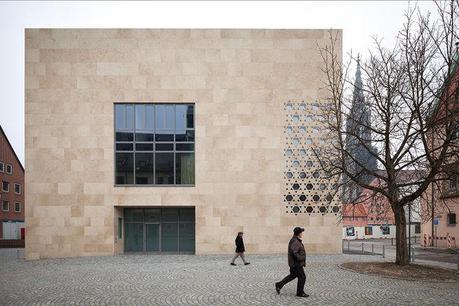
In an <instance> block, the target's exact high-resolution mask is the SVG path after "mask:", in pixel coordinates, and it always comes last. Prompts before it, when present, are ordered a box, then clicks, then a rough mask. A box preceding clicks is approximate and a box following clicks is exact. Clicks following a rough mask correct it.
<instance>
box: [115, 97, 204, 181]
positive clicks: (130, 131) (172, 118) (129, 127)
mask: <svg viewBox="0 0 459 306" xmlns="http://www.w3.org/2000/svg"><path fill="white" fill-rule="evenodd" d="M115 129H116V133H115V160H116V161H115V184H117V185H131V184H132V185H136V184H142V185H155V184H158V185H164V184H166V185H169V184H170V185H174V184H194V181H195V179H194V176H195V172H194V163H195V160H194V158H195V156H194V141H195V131H194V105H193V104H152V103H136V104H133V103H130V104H129V103H126V104H115ZM155 152H157V153H155ZM185 152H186V153H185ZM176 168H177V169H176Z"/></svg>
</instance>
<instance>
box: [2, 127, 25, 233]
mask: <svg viewBox="0 0 459 306" xmlns="http://www.w3.org/2000/svg"><path fill="white" fill-rule="evenodd" d="M0 183H1V185H0V222H1V226H0V239H20V238H21V237H22V235H21V228H24V227H25V225H24V167H23V166H22V164H21V162H20V161H19V159H18V157H17V155H16V153H15V152H14V150H13V147H12V146H11V143H10V142H9V140H8V138H7V137H6V134H5V132H4V131H3V129H2V127H1V126H0Z"/></svg>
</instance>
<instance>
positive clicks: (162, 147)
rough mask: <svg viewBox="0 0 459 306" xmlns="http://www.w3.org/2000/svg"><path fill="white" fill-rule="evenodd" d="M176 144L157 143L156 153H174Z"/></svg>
mask: <svg viewBox="0 0 459 306" xmlns="http://www.w3.org/2000/svg"><path fill="white" fill-rule="evenodd" d="M173 150H174V144H173V143H157V144H156V151H173Z"/></svg>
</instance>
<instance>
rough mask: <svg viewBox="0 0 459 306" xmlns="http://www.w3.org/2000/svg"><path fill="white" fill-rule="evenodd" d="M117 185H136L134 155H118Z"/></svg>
mask: <svg viewBox="0 0 459 306" xmlns="http://www.w3.org/2000/svg"><path fill="white" fill-rule="evenodd" d="M115 175H116V184H134V154H133V153H116V174H115Z"/></svg>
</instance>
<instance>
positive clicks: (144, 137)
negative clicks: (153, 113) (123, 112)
mask: <svg viewBox="0 0 459 306" xmlns="http://www.w3.org/2000/svg"><path fill="white" fill-rule="evenodd" d="M153 138H154V135H153V134H152V133H139V132H137V133H135V141H153Z"/></svg>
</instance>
